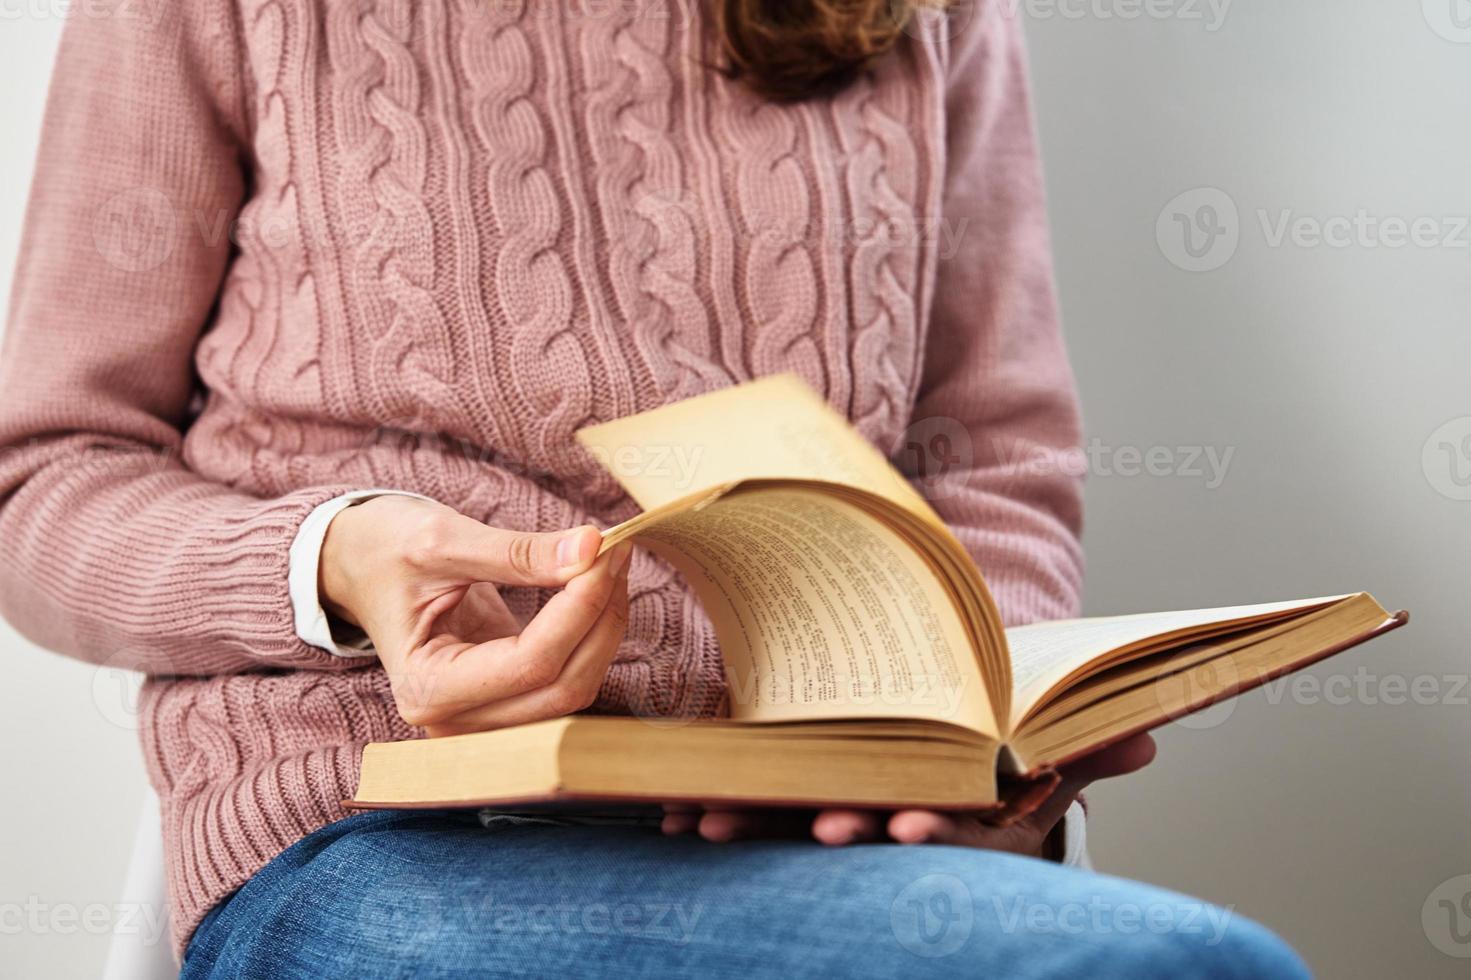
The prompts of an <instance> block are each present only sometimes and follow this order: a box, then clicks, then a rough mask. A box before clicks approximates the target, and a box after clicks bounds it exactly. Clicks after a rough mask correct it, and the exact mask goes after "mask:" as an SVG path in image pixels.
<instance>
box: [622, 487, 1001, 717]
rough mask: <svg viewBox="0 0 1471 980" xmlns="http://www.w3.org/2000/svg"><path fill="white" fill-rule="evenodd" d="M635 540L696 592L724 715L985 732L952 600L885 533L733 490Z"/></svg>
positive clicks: (823, 499) (824, 511)
mask: <svg viewBox="0 0 1471 980" xmlns="http://www.w3.org/2000/svg"><path fill="white" fill-rule="evenodd" d="M636 538H637V540H638V541H639V543H641V544H643V545H645V546H647V547H648V548H650V549H651V550H653V551H654V552H655V553H657V554H659V555H660V556H661V557H663V558H665V559H666V560H668V561H669V562H670V563H671V564H673V565H674V566H675V567H676V568H677V569H678V570H679V571H680V572H681V573H682V574H683V575H684V576H685V577H686V579H687V580H688V581H689V582H690V584H691V586H692V587H693V588H694V589H695V591H696V593H697V594H698V595H699V597H700V600H701V603H702V604H703V605H704V608H705V611H706V613H707V614H708V615H709V617H710V620H711V622H712V623H713V624H714V626H715V630H716V633H717V636H718V637H719V640H720V649H721V654H722V655H723V657H724V659H725V668H726V679H727V682H728V685H729V702H730V706H731V716H732V718H734V719H736V720H739V721H752V722H775V721H797V720H802V721H808V720H817V719H839V718H923V719H929V720H936V721H945V722H949V723H951V724H957V725H963V726H965V727H967V728H971V729H973V730H975V731H979V732H983V733H985V734H988V735H995V734H996V731H997V726H996V723H995V718H994V714H993V711H992V708H991V705H990V699H989V697H988V695H987V693H986V688H985V684H984V683H983V681H982V678H981V674H980V668H979V666H978V664H977V662H976V659H975V656H974V654H973V653H972V650H971V645H970V641H969V639H968V634H967V632H966V630H965V627H964V625H963V623H962V620H961V616H960V613H959V612H958V611H957V609H956V607H955V604H954V602H953V601H952V600H951V599H950V597H949V595H948V594H947V593H946V592H945V591H944V589H943V588H942V586H941V585H940V583H939V581H938V580H937V579H936V578H935V575H934V572H933V570H932V569H931V568H930V567H929V565H927V564H926V562H925V560H924V558H923V557H922V556H921V555H920V554H919V553H918V552H916V551H915V550H914V549H913V547H911V546H910V544H909V543H908V542H907V541H906V540H905V539H904V538H903V537H901V536H900V535H899V533H898V532H897V531H895V530H894V529H892V528H890V527H889V526H888V525H887V524H885V523H883V522H882V521H880V520H878V519H877V518H875V517H874V516H872V515H871V514H869V513H868V512H866V511H864V510H863V509H861V508H859V507H857V506H855V505H853V504H851V503H849V502H847V501H844V500H841V499H838V498H835V497H833V496H832V495H830V494H826V493H823V492H822V491H820V490H816V489H811V488H805V487H800V486H793V487H786V486H778V487H763V488H761V489H752V490H746V491H740V490H736V491H733V492H730V493H728V494H725V495H723V496H712V498H711V499H710V500H709V501H708V502H707V503H706V504H704V505H703V506H701V507H699V508H695V509H691V508H687V509H676V510H673V511H670V512H667V513H665V514H663V515H660V516H659V517H658V518H657V519H654V520H650V521H648V522H646V523H644V524H643V526H641V527H640V528H639V529H638V531H637V533H636Z"/></svg>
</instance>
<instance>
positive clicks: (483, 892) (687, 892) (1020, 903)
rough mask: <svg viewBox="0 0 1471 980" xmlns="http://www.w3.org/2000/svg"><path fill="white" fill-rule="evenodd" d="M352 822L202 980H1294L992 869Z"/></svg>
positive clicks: (209, 950) (1203, 918) (529, 829)
mask: <svg viewBox="0 0 1471 980" xmlns="http://www.w3.org/2000/svg"><path fill="white" fill-rule="evenodd" d="M488 824H489V825H488V826H486V827H482V826H481V825H480V823H479V822H477V821H476V820H475V819H474V817H473V816H471V815H465V814H454V813H370V814H360V815H357V816H353V817H349V818H348V819H346V820H342V821H339V822H338V823H335V824H333V825H331V826H329V827H325V828H323V829H321V830H319V831H317V832H316V833H314V834H312V835H311V836H309V837H307V838H306V839H304V840H302V841H300V842H298V843H297V844H296V845H294V846H293V847H291V848H290V849H289V850H287V851H285V852H284V853H282V854H281V855H279V856H278V857H277V858H276V859H275V860H274V861H272V862H271V864H269V865H268V866H267V867H266V868H264V869H262V870H261V871H260V872H259V873H257V874H256V875H255V877H254V878H252V879H251V880H250V881H249V882H247V883H246V885H245V886H244V887H243V888H242V889H241V890H240V891H238V892H237V893H236V894H235V895H233V896H232V897H231V898H229V899H228V900H227V901H226V902H224V903H223V904H222V905H220V906H219V907H217V908H216V909H215V910H214V911H212V912H211V913H210V915H209V916H208V917H206V919H205V920H204V922H203V923H202V924H201V925H200V927H199V929H198V930H197V931H196V932H195V935H194V939H193V941H192V942H191V944H190V946H189V950H188V953H187V956H186V959H185V963H184V971H183V974H182V975H183V977H184V978H185V980H197V978H204V977H217V978H224V977H232V978H234V977H241V978H251V977H262V978H267V977H269V978H280V980H291V978H296V977H301V978H307V977H310V978H313V980H322V978H330V977H354V978H360V980H382V978H390V977H405V978H407V977H424V978H436V977H544V976H571V977H583V976H585V977H599V978H618V977H659V976H671V975H688V974H698V975H701V976H708V977H716V978H720V977H730V978H739V980H759V978H766V977H773V978H775V977H782V978H786V977H825V976H834V977H896V976H903V977H910V978H923V977H1017V978H1030V977H1058V976H1066V977H1071V976H1087V977H1088V978H1089V980H1109V978H1113V977H1129V978H1139V977H1181V976H1190V977H1242V978H1264V977H1301V976H1305V975H1306V971H1305V969H1304V968H1303V966H1302V963H1301V961H1300V960H1299V959H1298V958H1297V956H1296V955H1295V954H1294V953H1293V952H1292V951H1291V950H1290V949H1289V948H1288V947H1287V946H1286V945H1285V944H1284V943H1283V942H1282V941H1281V940H1280V939H1278V938H1276V937H1275V936H1273V935H1272V934H1271V933H1270V932H1268V931H1267V930H1265V929H1264V928H1262V927H1261V926H1259V925H1257V924H1256V923H1254V922H1251V921H1249V920H1247V919H1245V918H1243V917H1241V916H1238V915H1235V914H1233V913H1232V912H1231V911H1230V910H1227V909H1223V908H1219V907H1216V906H1213V905H1209V904H1207V903H1204V902H1200V901H1198V900H1195V899H1191V898H1188V897H1185V896H1182V895H1178V894H1175V893H1172V892H1168V891H1164V890H1162V889H1158V888H1154V887H1151V886H1148V885H1142V884H1138V883H1135V882H1130V881H1126V880H1123V879H1119V878H1112V877H1108V876H1105V875H1098V874H1093V873H1090V872H1085V871H1080V870H1077V869H1072V868H1065V867H1062V866H1059V865H1056V864H1051V863H1049V862H1044V861H1039V860H1033V859H1030V858H1021V857H1016V856H1013V855H1007V854H1000V853H996V852H991V851H979V850H971V849H964V848H954V847H934V846H917V847H915V846H909V847H905V846H898V845H892V844H874V845H860V846H854V847H845V848H827V847H823V846H821V845H818V844H814V843H807V842H802V841H750V842H742V843H737V844H726V845H719V844H710V843H707V842H704V841H701V840H698V839H696V838H689V837H685V838H665V837H663V836H662V835H660V834H659V833H658V832H657V831H656V830H650V829H648V828H646V827H617V826H612V827H609V826H602V827H587V826H568V825H562V824H558V823H548V822H543V821H524V820H500V819H493V820H490V821H488Z"/></svg>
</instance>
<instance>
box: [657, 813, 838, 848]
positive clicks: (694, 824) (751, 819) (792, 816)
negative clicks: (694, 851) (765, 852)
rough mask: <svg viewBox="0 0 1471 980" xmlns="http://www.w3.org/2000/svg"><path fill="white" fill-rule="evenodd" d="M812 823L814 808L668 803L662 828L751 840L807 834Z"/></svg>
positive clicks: (717, 840) (714, 838)
mask: <svg viewBox="0 0 1471 980" xmlns="http://www.w3.org/2000/svg"><path fill="white" fill-rule="evenodd" d="M811 825H812V812H811V811H796V809H740V808H724V806H709V808H705V809H703V811H702V809H700V808H683V806H675V805H669V806H665V815H663V824H662V825H660V830H663V833H665V834H669V836H675V834H683V833H690V831H691V830H697V831H699V834H700V836H702V837H705V839H706V840H709V842H712V843H728V842H731V840H749V839H753V837H791V839H800V837H806V836H808V830H809V827H811Z"/></svg>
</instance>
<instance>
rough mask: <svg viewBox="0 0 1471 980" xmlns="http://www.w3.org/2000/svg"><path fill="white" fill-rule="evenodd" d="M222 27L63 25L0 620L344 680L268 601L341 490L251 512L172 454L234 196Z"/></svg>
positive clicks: (217, 18)
mask: <svg viewBox="0 0 1471 980" xmlns="http://www.w3.org/2000/svg"><path fill="white" fill-rule="evenodd" d="M233 24H234V13H233V12H232V11H231V10H230V9H227V8H226V7H225V5H224V4H220V3H216V2H184V0H170V2H165V3H153V4H135V3H122V2H104V3H94V4H89V5H88V7H87V9H86V10H78V11H75V12H74V13H73V15H72V16H71V18H70V20H69V21H68V23H67V25H66V27H65V29H64V31H63V36H62V41H61V47H60V50H59V53H58V55H57V61H56V64H55V68H54V71H53V77H52V84H51V91H50V94H49V97H48V101H47V107H46V115H45V123H44V127H43V130H42V136H41V149H40V155H39V157H38V159H37V163H36V171H35V178H34V182H33V184H32V188H31V196H30V201H29V205H28V208H27V213H26V225H25V230H24V234H23V236H22V242H21V251H20V259H19V262H18V265H17V269H16V275H15V282H14V286H13V291H12V294H11V302H10V312H9V320H8V325H7V328H6V332H5V338H4V346H3V350H0V613H3V615H4V616H5V618H6V619H8V620H9V621H10V622H11V623H12V624H13V625H14V626H15V627H16V628H17V629H18V630H19V631H20V632H21V633H23V634H24V635H26V636H28V637H30V638H31V639H32V640H34V641H35V642H37V643H39V644H41V645H43V646H46V647H49V648H52V649H54V650H57V651H60V652H63V653H66V654H70V655H73V656H77V657H81V658H84V659H87V660H91V661H94V662H106V663H108V664H110V665H112V666H118V667H125V668H131V669H137V670H144V671H148V672H151V673H167V674H213V673H222V672H231V671H240V670H247V669H251V668H258V667H261V666H277V667H287V666H291V667H300V666H318V667H324V668H341V667H344V666H348V665H350V664H351V663H353V661H351V660H348V659H345V658H338V657H333V656H332V655H331V654H329V653H327V652H326V651H323V650H318V649H315V648H313V647H310V646H308V645H307V644H305V643H303V642H302V641H301V640H300V639H299V638H298V637H297V635H296V631H295V625H294V619H293V614H292V606H291V601H290V597H289V593H288V588H287V576H288V552H289V549H290V545H291V541H292V538H293V536H294V534H295V532H296V529H297V527H298V525H299V524H300V523H301V521H302V520H303V519H304V518H305V516H306V515H307V514H308V513H310V511H311V510H312V509H313V508H314V507H316V506H317V505H318V504H320V503H322V502H324V501H326V500H329V499H331V498H333V497H335V496H337V495H338V494H340V493H342V492H344V491H345V490H349V489H353V488H350V487H314V488H310V489H305V490H302V491H300V492H296V493H292V494H290V495H288V496H285V497H281V498H277V499H258V498H256V497H253V496H250V495H248V494H245V493H241V492H238V491H235V490H232V489H231V488H229V487H227V486H224V485H222V484H219V483H214V482H210V481H208V480H205V479H202V478H200V477H199V476H198V475H197V474H195V473H193V472H191V470H190V469H189V467H188V466H187V465H186V463H185V461H184V457H183V444H184V438H183V429H184V428H185V427H186V426H187V424H188V419H189V415H190V406H191V402H192V400H193V398H194V397H195V396H196V394H197V391H196V389H197V382H196V380H195V377H194V372H193V367H192V364H193V355H194V351H195V347H196V345H197V343H198V340H199V337H200V334H201V332H202V331H203V329H204V328H205V326H206V325H207V323H208V321H209V318H210V315H211V310H212V308H213V306H214V304H215V301H216V297H217V294H218V292H219V288H220V283H221V280H222V277H223V274H224V271H225V268H226V265H227V263H228V260H229V254H230V240H229V235H228V230H229V226H230V222H231V221H232V220H233V218H234V216H235V214H236V212H237V209H238V207H239V205H240V203H241V199H242V196H243V194H244V191H245V175H244V173H243V170H242V168H243V162H242V158H243V156H244V153H245V149H244V148H245V145H246V140H247V137H246V135H245V133H246V126H245V123H244V113H243V112H242V110H241V105H242V104H243V94H242V92H241V86H242V74H241V71H240V66H239V51H238V46H237V38H236V36H235V34H234V31H233V27H232V25H233Z"/></svg>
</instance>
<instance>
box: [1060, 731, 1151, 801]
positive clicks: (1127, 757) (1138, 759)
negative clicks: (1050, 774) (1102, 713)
mask: <svg viewBox="0 0 1471 980" xmlns="http://www.w3.org/2000/svg"><path fill="white" fill-rule="evenodd" d="M1154 755H1155V744H1154V738H1153V736H1151V735H1150V734H1149V733H1148V732H1140V733H1139V734H1138V735H1133V736H1130V737H1129V738H1126V739H1124V740H1123V741H1121V742H1115V743H1114V744H1112V745H1109V746H1107V747H1105V748H1102V749H1099V750H1098V751H1097V752H1094V753H1092V754H1091V755H1085V756H1083V758H1081V759H1078V760H1077V761H1076V762H1072V763H1069V764H1068V765H1066V766H1063V768H1062V777H1063V779H1064V780H1065V781H1070V782H1081V783H1082V786H1079V787H1078V789H1080V790H1081V789H1082V788H1083V786H1086V785H1087V784H1089V783H1091V782H1093V781H1095V780H1098V779H1108V778H1110V777H1113V776H1123V775H1126V774H1127V773H1131V772H1135V771H1137V770H1139V769H1143V768H1144V767H1145V766H1147V765H1149V764H1150V763H1151V762H1153V761H1154Z"/></svg>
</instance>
